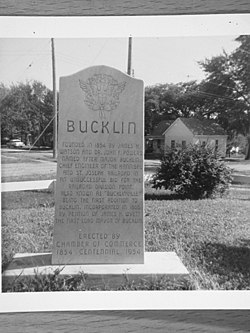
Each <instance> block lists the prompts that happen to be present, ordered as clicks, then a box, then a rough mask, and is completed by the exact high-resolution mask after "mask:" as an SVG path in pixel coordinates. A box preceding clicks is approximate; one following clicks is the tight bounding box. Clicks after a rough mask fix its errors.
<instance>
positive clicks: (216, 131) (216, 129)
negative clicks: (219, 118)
mask: <svg viewBox="0 0 250 333" xmlns="http://www.w3.org/2000/svg"><path fill="white" fill-rule="evenodd" d="M177 119H180V120H181V121H182V122H183V123H184V124H185V125H186V126H187V128H188V129H189V130H190V131H191V132H192V133H193V134H194V135H226V132H225V131H224V129H223V128H222V127H221V126H220V125H218V124H217V123H215V122H214V121H213V120H210V119H202V120H200V119H197V118H177ZM174 121H175V120H163V121H161V122H160V123H159V124H158V125H157V126H156V127H155V128H154V129H153V131H152V133H151V135H150V136H162V135H163V134H164V132H165V131H166V130H167V129H168V128H169V127H170V126H171V125H172V124H173V122H174Z"/></svg>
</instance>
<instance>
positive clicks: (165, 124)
mask: <svg viewBox="0 0 250 333" xmlns="http://www.w3.org/2000/svg"><path fill="white" fill-rule="evenodd" d="M173 122H174V120H163V121H161V122H160V123H159V124H158V125H156V126H155V128H154V129H153V131H152V133H151V136H161V135H163V133H164V132H165V131H166V130H167V129H168V128H169V126H170V125H171V124H173Z"/></svg>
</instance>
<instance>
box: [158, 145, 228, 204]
mask: <svg viewBox="0 0 250 333" xmlns="http://www.w3.org/2000/svg"><path fill="white" fill-rule="evenodd" d="M230 181H231V169H230V168H229V167H227V166H226V165H225V163H224V162H223V161H221V160H220V158H219V156H218V154H216V152H215V151H214V149H212V148H211V147H209V146H205V147H203V146H200V145H190V146H188V147H187V148H185V149H175V150H172V151H169V152H168V153H166V155H165V156H164V157H163V159H162V161H161V166H160V168H159V169H158V171H157V173H156V174H155V176H154V178H153V187H154V188H156V189H158V188H162V187H163V188H165V189H167V190H171V191H175V193H176V194H178V195H180V197H182V198H184V199H203V198H211V197H213V196H215V195H217V194H223V193H224V192H225V191H226V190H227V188H228V186H229V184H230Z"/></svg>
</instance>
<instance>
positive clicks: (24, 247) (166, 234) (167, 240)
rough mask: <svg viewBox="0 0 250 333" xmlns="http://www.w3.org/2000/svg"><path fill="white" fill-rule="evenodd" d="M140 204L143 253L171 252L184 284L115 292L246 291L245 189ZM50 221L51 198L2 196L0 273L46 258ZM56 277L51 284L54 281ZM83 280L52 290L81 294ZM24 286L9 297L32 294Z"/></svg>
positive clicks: (153, 196)
mask: <svg viewBox="0 0 250 333" xmlns="http://www.w3.org/2000/svg"><path fill="white" fill-rule="evenodd" d="M145 198H146V200H145V246H146V251H175V252H176V253H177V255H178V256H179V257H180V258H181V260H182V262H183V263H184V265H185V266H186V267H187V269H188V270H189V272H190V278H189V279H188V281H184V282H183V283H182V284H178V283H174V284H173V283H172V282H169V281H167V280H166V281H164V280H161V281H157V282H155V283H153V284H149V283H145V282H142V283H141V284H139V285H138V284H137V285H135V284H133V283H131V282H129V281H125V283H124V284H123V285H121V286H120V287H119V289H125V290H141V289H147V290H148V289H197V290H200V289H209V290H211V289H222V290H226V289H230V290H233V289H250V220H249V216H250V205H249V203H250V191H249V189H248V188H246V189H231V190H230V192H229V193H228V195H227V196H225V197H224V198H217V199H207V200H198V201H191V200H176V199H175V198H174V197H173V195H172V194H171V193H169V192H167V191H156V190H153V189H151V188H150V187H149V186H148V187H146V191H145ZM53 220H54V197H53V194H52V193H50V192H48V191H32V192H13V193H3V195H2V247H3V248H2V255H3V256H2V258H3V267H4V268H5V267H6V265H7V264H8V262H9V260H10V259H11V257H12V256H13V255H14V254H15V253H17V252H50V251H51V248H52V237H53ZM57 273H58V272H57ZM57 273H55V275H54V276H53V277H52V278H53V281H54V280H56V281H57V277H58V275H57ZM84 279H85V277H83V276H82V278H79V277H78V280H77V279H76V280H77V281H78V282H79V283H78V284H77V283H76V280H74V283H73V287H72V280H70V281H71V285H70V287H65V283H64V284H62V285H61V284H59V282H58V283H56V287H55V288H54V287H53V288H54V289H53V290H72V288H73V290H79V289H80V290H86V286H85V284H84ZM43 284H44V283H43ZM25 286H26V287H24V286H23V285H22V287H20V288H19V287H13V288H12V289H11V291H20V290H21V291H28V290H29V291H30V290H33V289H32V288H31V287H30V289H27V285H25ZM43 288H44V287H43ZM65 288H66V289H65ZM67 288H68V289H67ZM70 288H71V289H70ZM104 289H106V290H107V289H112V288H111V287H108V288H107V287H105V286H104ZM38 290H40V289H38ZM43 290H48V289H46V288H45V289H43ZM49 290H50V289H49ZM4 291H6V290H4Z"/></svg>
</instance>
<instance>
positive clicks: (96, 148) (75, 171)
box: [52, 66, 144, 265]
mask: <svg viewBox="0 0 250 333" xmlns="http://www.w3.org/2000/svg"><path fill="white" fill-rule="evenodd" d="M143 91H144V88H143V81H141V80H137V79H134V78H132V77H130V76H128V75H126V74H124V73H122V72H120V71H118V70H116V69H113V68H110V67H106V66H96V67H90V68H87V69H85V70H83V71H81V72H78V73H76V74H74V75H71V76H68V77H63V78H61V79H60V103H59V131H58V162H57V183H56V213H55V226H54V236H53V251H52V264H60V265H61V264H125V263H131V264H132V263H137V264H138V263H143V262H144V226H143V140H144V139H143V138H144V119H143V101H144V94H143Z"/></svg>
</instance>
